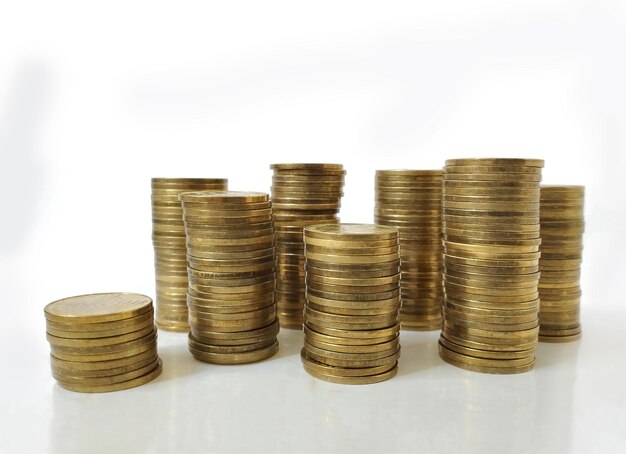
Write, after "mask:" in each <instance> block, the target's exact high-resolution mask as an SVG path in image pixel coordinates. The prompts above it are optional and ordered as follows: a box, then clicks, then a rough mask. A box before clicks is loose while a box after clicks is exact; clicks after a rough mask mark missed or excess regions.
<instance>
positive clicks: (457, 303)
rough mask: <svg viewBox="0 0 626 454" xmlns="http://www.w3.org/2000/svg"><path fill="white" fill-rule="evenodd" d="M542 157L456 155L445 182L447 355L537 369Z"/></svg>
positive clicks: (456, 360) (496, 369) (478, 364)
mask: <svg viewBox="0 0 626 454" xmlns="http://www.w3.org/2000/svg"><path fill="white" fill-rule="evenodd" d="M542 167H543V161H541V160H531V159H455V160H449V161H447V162H446V167H445V169H444V172H445V173H444V186H443V221H444V224H443V235H444V240H443V245H444V258H443V261H444V275H443V281H444V307H443V317H444V322H443V330H442V333H441V338H440V341H439V352H440V355H441V357H442V358H443V359H444V360H445V361H446V362H448V363H450V364H453V365H455V366H458V367H461V368H464V369H469V370H474V371H479V372H488V373H501V374H505V373H507V374H508V373H519V372H525V371H527V370H530V369H532V367H533V366H534V363H535V348H536V345H537V334H538V330H539V326H538V309H539V299H538V296H539V295H538V293H537V283H538V280H539V272H538V271H539V244H540V242H541V240H540V238H539V233H540V232H539V185H540V182H541V168H542Z"/></svg>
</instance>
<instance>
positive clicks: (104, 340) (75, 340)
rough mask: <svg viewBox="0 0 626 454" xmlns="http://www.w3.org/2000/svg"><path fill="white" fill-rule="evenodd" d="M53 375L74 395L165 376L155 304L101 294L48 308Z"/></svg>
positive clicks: (124, 295)
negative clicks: (159, 346) (162, 370)
mask: <svg viewBox="0 0 626 454" xmlns="http://www.w3.org/2000/svg"><path fill="white" fill-rule="evenodd" d="M44 313H45V316H46V329H47V338H48V342H49V343H50V350H51V355H50V361H51V364H52V375H53V376H54V378H56V380H57V381H58V383H59V385H61V386H62V387H63V388H66V389H69V390H71V391H77V392H86V393H101V392H109V391H119V390H122V389H128V388H134V387H135V386H139V385H143V384H144V383H148V382H149V381H151V380H153V379H154V378H156V377H158V376H159V375H160V374H161V360H160V359H159V357H158V355H157V346H156V337H157V331H156V327H155V326H154V310H153V308H152V300H151V299H150V298H149V297H147V296H144V295H137V294H134V293H101V294H93V295H81V296H74V297H71V298H65V299H62V300H59V301H55V302H54V303H50V304H48V305H47V306H46V307H45V309H44Z"/></svg>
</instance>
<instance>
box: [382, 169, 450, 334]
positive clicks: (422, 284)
mask: <svg viewBox="0 0 626 454" xmlns="http://www.w3.org/2000/svg"><path fill="white" fill-rule="evenodd" d="M442 179H443V172H442V171H441V170H378V171H376V206H375V213H374V222H375V223H376V224H379V225H386V226H393V227H397V228H398V230H399V231H400V252H401V256H402V265H401V269H402V285H401V288H402V308H401V309H400V321H401V323H402V328H403V329H416V330H433V329H440V328H441V301H442V299H443V288H442V285H441V272H442V256H441V253H442V245H441V193H442Z"/></svg>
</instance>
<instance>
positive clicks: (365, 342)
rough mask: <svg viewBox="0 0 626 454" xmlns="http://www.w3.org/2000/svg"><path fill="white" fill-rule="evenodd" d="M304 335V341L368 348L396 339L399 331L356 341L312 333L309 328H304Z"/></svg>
mask: <svg viewBox="0 0 626 454" xmlns="http://www.w3.org/2000/svg"><path fill="white" fill-rule="evenodd" d="M304 335H305V338H306V339H312V340H316V341H320V342H326V343H330V344H335V345H347V346H368V345H372V344H380V343H384V342H389V341H392V340H394V339H396V338H398V335H399V331H396V332H394V333H390V334H388V335H387V336H381V337H378V338H363V339H358V338H345V337H338V336H332V335H327V334H322V333H318V332H317V331H314V330H313V329H311V327H310V326H305V327H304Z"/></svg>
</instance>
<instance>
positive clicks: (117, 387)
mask: <svg viewBox="0 0 626 454" xmlns="http://www.w3.org/2000/svg"><path fill="white" fill-rule="evenodd" d="M162 370H163V363H162V361H161V360H160V359H159V361H158V364H157V367H156V368H155V369H153V370H152V371H151V372H149V373H147V374H145V375H143V376H141V377H137V378H133V379H131V380H127V381H123V382H119V383H113V384H108V385H78V384H70V383H64V382H58V383H59V385H60V386H61V387H62V388H65V389H67V390H69V391H75V392H83V393H106V392H113V391H121V390H124V389H130V388H135V387H137V386H140V385H143V384H146V383H148V382H150V381H152V380H154V379H155V378H157V377H158V376H159V375H161V372H162Z"/></svg>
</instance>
